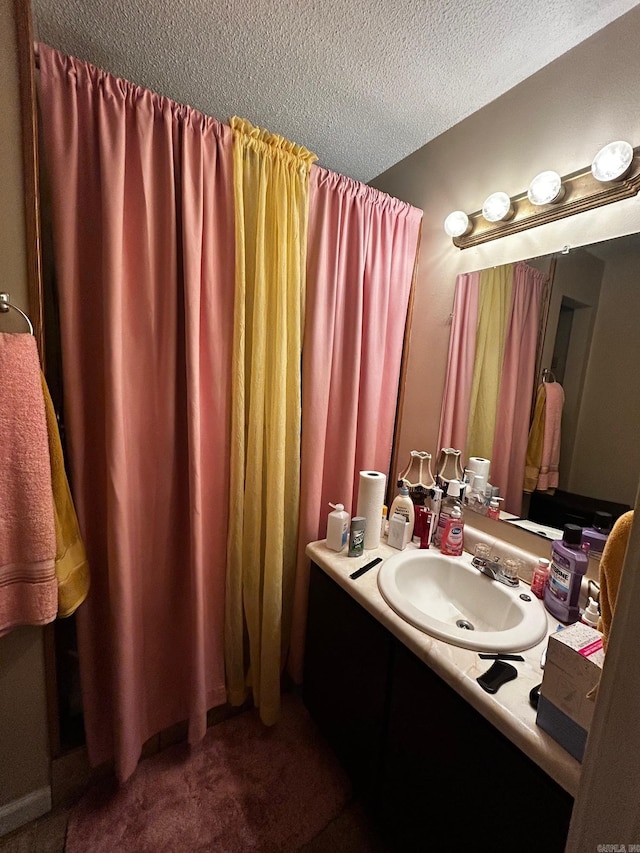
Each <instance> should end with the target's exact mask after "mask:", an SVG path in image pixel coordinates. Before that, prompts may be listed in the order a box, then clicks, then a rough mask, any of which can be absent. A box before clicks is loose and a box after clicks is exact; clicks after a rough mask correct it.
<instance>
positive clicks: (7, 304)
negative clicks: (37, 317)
mask: <svg viewBox="0 0 640 853" xmlns="http://www.w3.org/2000/svg"><path fill="white" fill-rule="evenodd" d="M9 308H13V310H14V311H17V312H18V314H20V316H21V317H23V318H24V319H25V320H26V321H27V325H28V326H29V334H30V335H32V334H33V324H32V323H31V320H30V319H29V318H28V316H27V315H26V314H25V313H24V311H22V310H21V309H20V308H18V306H17V305H12V304H11V301H10V298H9V294H8V293H0V313H1V314H6V313H7V311H8V310H9Z"/></svg>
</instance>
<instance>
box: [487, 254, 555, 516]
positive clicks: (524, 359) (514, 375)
mask: <svg viewBox="0 0 640 853" xmlns="http://www.w3.org/2000/svg"><path fill="white" fill-rule="evenodd" d="M547 279H548V276H547V275H545V273H542V272H540V271H539V270H536V269H534V268H533V267H530V266H529V265H528V264H525V263H522V262H520V263H517V264H515V266H514V268H513V293H512V298H511V307H510V311H509V320H508V323H507V333H506V340H505V347H504V357H503V366H502V374H501V379H500V393H499V398H498V407H497V413H496V424H495V433H494V439H493V450H492V454H491V457H490V458H491V460H492V461H491V482H492V484H494V485H496V486H498V487H499V489H500V495H501V496H502V497H503V498H504V503H503V504H502V509H504V510H506V511H507V512H511V513H513V514H514V515H520V511H521V509H522V484H523V480H524V468H525V457H526V453H527V441H528V436H529V421H530V415H531V389H532V388H533V386H534V377H535V364H536V342H537V339H538V329H539V325H540V310H541V305H542V299H543V295H544V289H545V285H546V282H547Z"/></svg>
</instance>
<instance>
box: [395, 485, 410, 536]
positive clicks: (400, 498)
mask: <svg viewBox="0 0 640 853" xmlns="http://www.w3.org/2000/svg"><path fill="white" fill-rule="evenodd" d="M396 513H399V514H400V515H403V516H404V517H405V518H406V519H407V521H408V522H409V530H408V537H409V542H411V537H412V536H413V525H414V524H415V509H414V507H413V501H412V500H411V498H410V497H409V489H408V488H407V486H405V485H402V486H401V487H400V494H399V495H396V496H395V498H394V499H393V503H392V504H391V509H390V510H389V518H393V516H394V515H395V514H396Z"/></svg>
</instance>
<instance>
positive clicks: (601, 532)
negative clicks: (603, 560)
mask: <svg viewBox="0 0 640 853" xmlns="http://www.w3.org/2000/svg"><path fill="white" fill-rule="evenodd" d="M612 524H613V517H612V516H611V514H610V513H608V512H597V513H596V514H595V515H594V517H593V523H592V525H591V527H585V529H584V530H583V531H582V544H583V545H588V546H589V553H590V554H593V556H594V557H601V556H602V552H603V551H604V546H605V545H606V542H607V539H608V538H609V534H610V533H611V525H612Z"/></svg>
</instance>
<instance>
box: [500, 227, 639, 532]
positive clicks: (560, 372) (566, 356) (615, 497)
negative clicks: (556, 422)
mask: <svg viewBox="0 0 640 853" xmlns="http://www.w3.org/2000/svg"><path fill="white" fill-rule="evenodd" d="M553 260H555V263H553V264H552V261H553ZM527 263H528V264H529V265H531V266H534V267H536V268H538V269H540V270H542V271H544V272H549V271H551V272H552V275H553V278H552V289H551V297H550V301H549V306H548V314H547V320H546V329H545V333H544V345H543V349H542V359H541V368H547V369H549V370H551V371H552V373H553V375H554V378H555V380H556V381H557V382H559V383H560V384H561V385H562V387H563V389H564V393H565V405H564V409H563V414H562V430H561V438H562V441H561V451H560V465H559V486H558V490H557V492H556V495H555V496H553V499H552V498H551V497H550V496H547V495H544V494H543V493H538V492H534V493H533V494H532V495H531V499H530V501H529V500H525V501H524V504H523V510H522V516H523V517H525V518H527V517H528V518H530V519H534V518H535V520H536V521H538V522H540V523H544V524H547V525H549V526H551V527H562V525H563V524H564V523H567V521H568V520H571V521H576V522H577V523H581V522H584V519H587V523H590V521H591V518H592V514H593V511H594V510H595V509H599V508H602V509H603V510H605V511H611V512H612V513H613V515H614V516H617V515H619V514H620V513H621V512H623V511H624V510H625V508H627V507H629V508H630V507H632V506H633V505H634V502H635V496H636V491H637V488H638V475H639V473H640V442H639V441H638V439H637V431H638V424H639V423H640V394H639V393H638V375H637V374H638V371H639V370H640V234H634V235H630V236H626V237H620V238H618V239H615V240H610V241H606V242H603V243H597V244H593V245H590V246H583V247H580V248H576V249H571V250H570V251H569V252H568V253H566V254H565V253H561V254H557V255H555V256H546V257H540V258H533V259H530V260H528V261H527ZM541 379H542V376H541V374H538V376H536V379H535V384H536V385H537V384H538V383H539V382H540V381H541ZM531 390H532V396H533V393H534V389H531ZM498 485H499V484H498Z"/></svg>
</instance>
